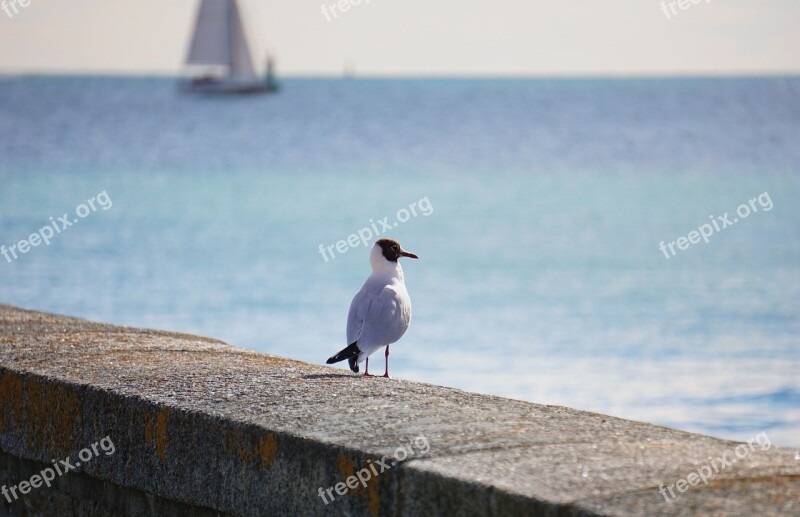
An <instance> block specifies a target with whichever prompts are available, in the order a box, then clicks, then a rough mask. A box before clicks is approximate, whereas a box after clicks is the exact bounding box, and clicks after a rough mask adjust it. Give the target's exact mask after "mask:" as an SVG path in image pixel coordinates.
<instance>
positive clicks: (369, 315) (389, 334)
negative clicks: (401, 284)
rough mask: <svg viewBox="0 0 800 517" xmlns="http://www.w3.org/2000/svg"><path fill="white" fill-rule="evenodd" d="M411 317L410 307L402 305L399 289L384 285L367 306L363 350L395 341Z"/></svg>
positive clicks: (404, 329) (362, 337)
mask: <svg viewBox="0 0 800 517" xmlns="http://www.w3.org/2000/svg"><path fill="white" fill-rule="evenodd" d="M410 319H411V310H410V307H408V308H406V307H401V304H400V301H399V298H398V293H397V291H396V290H395V289H394V288H392V287H391V286H387V287H384V288H383V289H382V290H381V291H380V293H379V294H378V295H377V297H374V298H373V299H372V301H371V303H370V304H369V306H368V307H367V308H366V315H365V320H364V328H363V330H362V335H361V341H360V342H361V343H363V344H364V348H362V350H365V349H369V348H373V347H379V346H384V345H387V344H390V343H394V342H395V341H397V340H398V339H400V337H401V336H402V335H403V334H404V333H405V331H406V329H407V328H408V323H409V321H410Z"/></svg>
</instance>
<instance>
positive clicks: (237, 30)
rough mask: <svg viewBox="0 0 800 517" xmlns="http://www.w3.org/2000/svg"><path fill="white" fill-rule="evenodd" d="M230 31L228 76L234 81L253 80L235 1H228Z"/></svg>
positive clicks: (238, 10)
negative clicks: (234, 79)
mask: <svg viewBox="0 0 800 517" xmlns="http://www.w3.org/2000/svg"><path fill="white" fill-rule="evenodd" d="M229 26H230V30H231V39H230V42H231V49H230V50H231V56H230V64H231V65H230V72H229V75H230V76H231V77H234V78H236V79H248V80H249V79H255V78H256V73H255V70H253V60H252V58H251V57H250V48H249V46H248V45H247V34H245V30H244V25H243V24H242V16H241V14H240V9H239V6H238V4H237V3H236V0H230V24H229Z"/></svg>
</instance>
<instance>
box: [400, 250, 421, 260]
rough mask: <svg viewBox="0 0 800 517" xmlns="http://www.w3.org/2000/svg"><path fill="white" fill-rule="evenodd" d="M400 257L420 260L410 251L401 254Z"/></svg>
mask: <svg viewBox="0 0 800 517" xmlns="http://www.w3.org/2000/svg"><path fill="white" fill-rule="evenodd" d="M400 256H401V257H408V258H413V259H418V258H419V257H418V256H416V255H414V254H413V253H409V252H408V251H401V252H400Z"/></svg>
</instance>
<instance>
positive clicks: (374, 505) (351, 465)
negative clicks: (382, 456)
mask: <svg viewBox="0 0 800 517" xmlns="http://www.w3.org/2000/svg"><path fill="white" fill-rule="evenodd" d="M336 467H337V468H338V469H339V474H341V475H342V480H345V479H347V478H348V477H350V476H355V475H356V462H355V461H354V460H353V459H351V458H350V457H348V456H345V455H344V454H339V456H338V458H337V459H336ZM362 467H363V468H366V469H368V470H369V466H368V465H366V464H363V462H362ZM370 476H371V477H370V479H368V480H367V487H366V489H364V487H363V486H361V485H359V486H358V487H357V488H355V489H354V490H352V491H350V492H349V493H350V494H352V495H354V496H360V495H361V493H362V492H363V491H364V490H366V493H367V499H368V501H369V512H370V514H372V515H374V516H376V517H377V515H378V513H380V508H381V495H380V492H379V491H378V483H379V482H380V479H379V476H375V475H373V474H372V472H370Z"/></svg>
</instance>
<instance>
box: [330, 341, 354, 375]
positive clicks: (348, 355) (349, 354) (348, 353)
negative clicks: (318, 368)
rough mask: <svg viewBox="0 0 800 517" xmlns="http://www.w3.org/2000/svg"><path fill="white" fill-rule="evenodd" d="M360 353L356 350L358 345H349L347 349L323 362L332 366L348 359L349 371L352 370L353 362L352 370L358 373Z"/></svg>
mask: <svg viewBox="0 0 800 517" xmlns="http://www.w3.org/2000/svg"><path fill="white" fill-rule="evenodd" d="M360 353H361V350H359V349H358V344H357V342H356V343H351V344H350V345H349V346H348V347H347V348H344V349H342V350H340V351H339V353H337V354H336V355H333V356H331V357H329V358H328V360H327V361H325V364H333V363H338V362H339V361H344V360H345V359H348V360H349V361H350V369H351V370H353V361H355V364H356V369H355V370H353V371H354V372H357V371H358V355H359V354H360Z"/></svg>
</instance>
